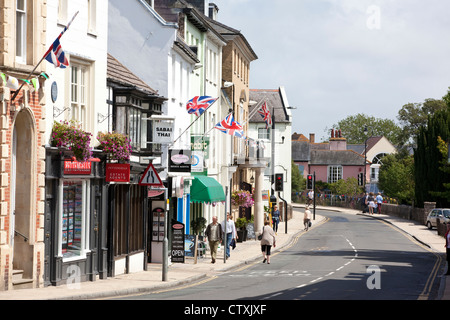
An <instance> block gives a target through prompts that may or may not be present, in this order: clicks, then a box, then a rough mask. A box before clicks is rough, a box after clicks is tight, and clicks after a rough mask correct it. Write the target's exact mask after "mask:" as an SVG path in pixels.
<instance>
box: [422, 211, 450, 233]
mask: <svg viewBox="0 0 450 320" xmlns="http://www.w3.org/2000/svg"><path fill="white" fill-rule="evenodd" d="M438 218H439V219H440V221H441V223H444V224H447V223H449V222H450V209H448V208H443V209H440V208H439V209H433V210H431V211H430V213H429V214H428V217H427V223H426V225H427V227H428V229H431V228H433V227H436V226H437V219H438Z"/></svg>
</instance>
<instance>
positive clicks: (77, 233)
mask: <svg viewBox="0 0 450 320" xmlns="http://www.w3.org/2000/svg"><path fill="white" fill-rule="evenodd" d="M88 194H89V193H88V182H87V181H86V180H66V181H64V182H63V185H62V208H61V210H60V212H61V246H60V248H61V254H62V256H63V258H64V259H73V258H83V257H84V256H85V243H86V225H87V221H86V220H87V217H88V215H87V212H89V197H88V196H87V195H88Z"/></svg>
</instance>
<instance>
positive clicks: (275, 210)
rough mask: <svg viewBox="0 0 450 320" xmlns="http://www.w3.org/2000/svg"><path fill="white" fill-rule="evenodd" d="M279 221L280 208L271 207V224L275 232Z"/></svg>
mask: <svg viewBox="0 0 450 320" xmlns="http://www.w3.org/2000/svg"><path fill="white" fill-rule="evenodd" d="M279 223H280V210H278V206H274V207H273V213H272V225H273V231H275V234H277V232H278V224H279Z"/></svg>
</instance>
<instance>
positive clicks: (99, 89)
mask: <svg viewBox="0 0 450 320" xmlns="http://www.w3.org/2000/svg"><path fill="white" fill-rule="evenodd" d="M88 3H89V5H88ZM77 11H79V13H78V15H77V16H76V18H75V20H74V21H73V23H72V24H71V25H70V27H69V29H68V30H67V31H66V32H65V33H64V35H63V36H62V37H61V39H60V43H61V46H62V49H63V50H64V51H65V53H66V55H67V56H68V59H69V63H70V65H69V67H68V68H66V69H60V68H55V67H54V66H53V65H52V64H51V63H49V62H47V61H46V60H44V61H43V62H42V63H43V64H46V72H47V74H48V75H49V79H48V80H47V82H46V85H45V97H46V106H47V107H46V111H45V113H46V131H45V141H46V143H49V142H50V135H51V132H52V126H53V122H54V121H58V122H59V121H62V120H71V119H74V120H77V121H78V122H79V123H81V124H82V126H83V129H84V130H85V131H88V132H90V133H92V135H93V137H92V138H91V146H95V143H96V142H95V138H96V136H97V133H98V132H99V131H107V129H108V127H107V125H108V122H107V121H104V122H100V121H99V118H100V117H99V114H100V115H104V116H106V115H107V114H108V109H107V104H106V97H107V90H106V81H105V80H106V66H107V60H106V57H107V55H106V54H107V34H108V16H107V15H106V14H103V13H105V12H107V11H108V1H107V0H91V1H89V2H87V1H84V0H70V1H69V0H48V1H47V33H46V35H47V38H46V41H47V48H48V47H49V46H50V45H51V44H52V43H53V41H55V39H56V38H57V37H58V35H59V34H60V33H61V31H62V30H63V29H64V27H65V26H67V23H68V22H69V21H70V20H71V19H72V18H73V16H74V15H75V13H76V12H77ZM75 76H76V80H75ZM52 85H53V88H55V86H56V88H57V98H56V100H55V101H53V100H52ZM75 91H76V97H75V93H74V92H75Z"/></svg>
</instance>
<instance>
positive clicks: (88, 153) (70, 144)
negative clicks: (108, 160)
mask: <svg viewBox="0 0 450 320" xmlns="http://www.w3.org/2000/svg"><path fill="white" fill-rule="evenodd" d="M91 136H92V134H91V133H89V132H85V131H83V130H81V128H80V125H79V124H77V123H76V122H75V121H61V122H56V121H55V122H54V123H53V129H52V136H51V145H52V146H54V147H58V148H67V149H68V150H69V151H72V152H73V154H74V156H75V159H76V160H77V161H80V162H86V161H87V160H89V159H90V158H92V148H91V147H90V143H91Z"/></svg>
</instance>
